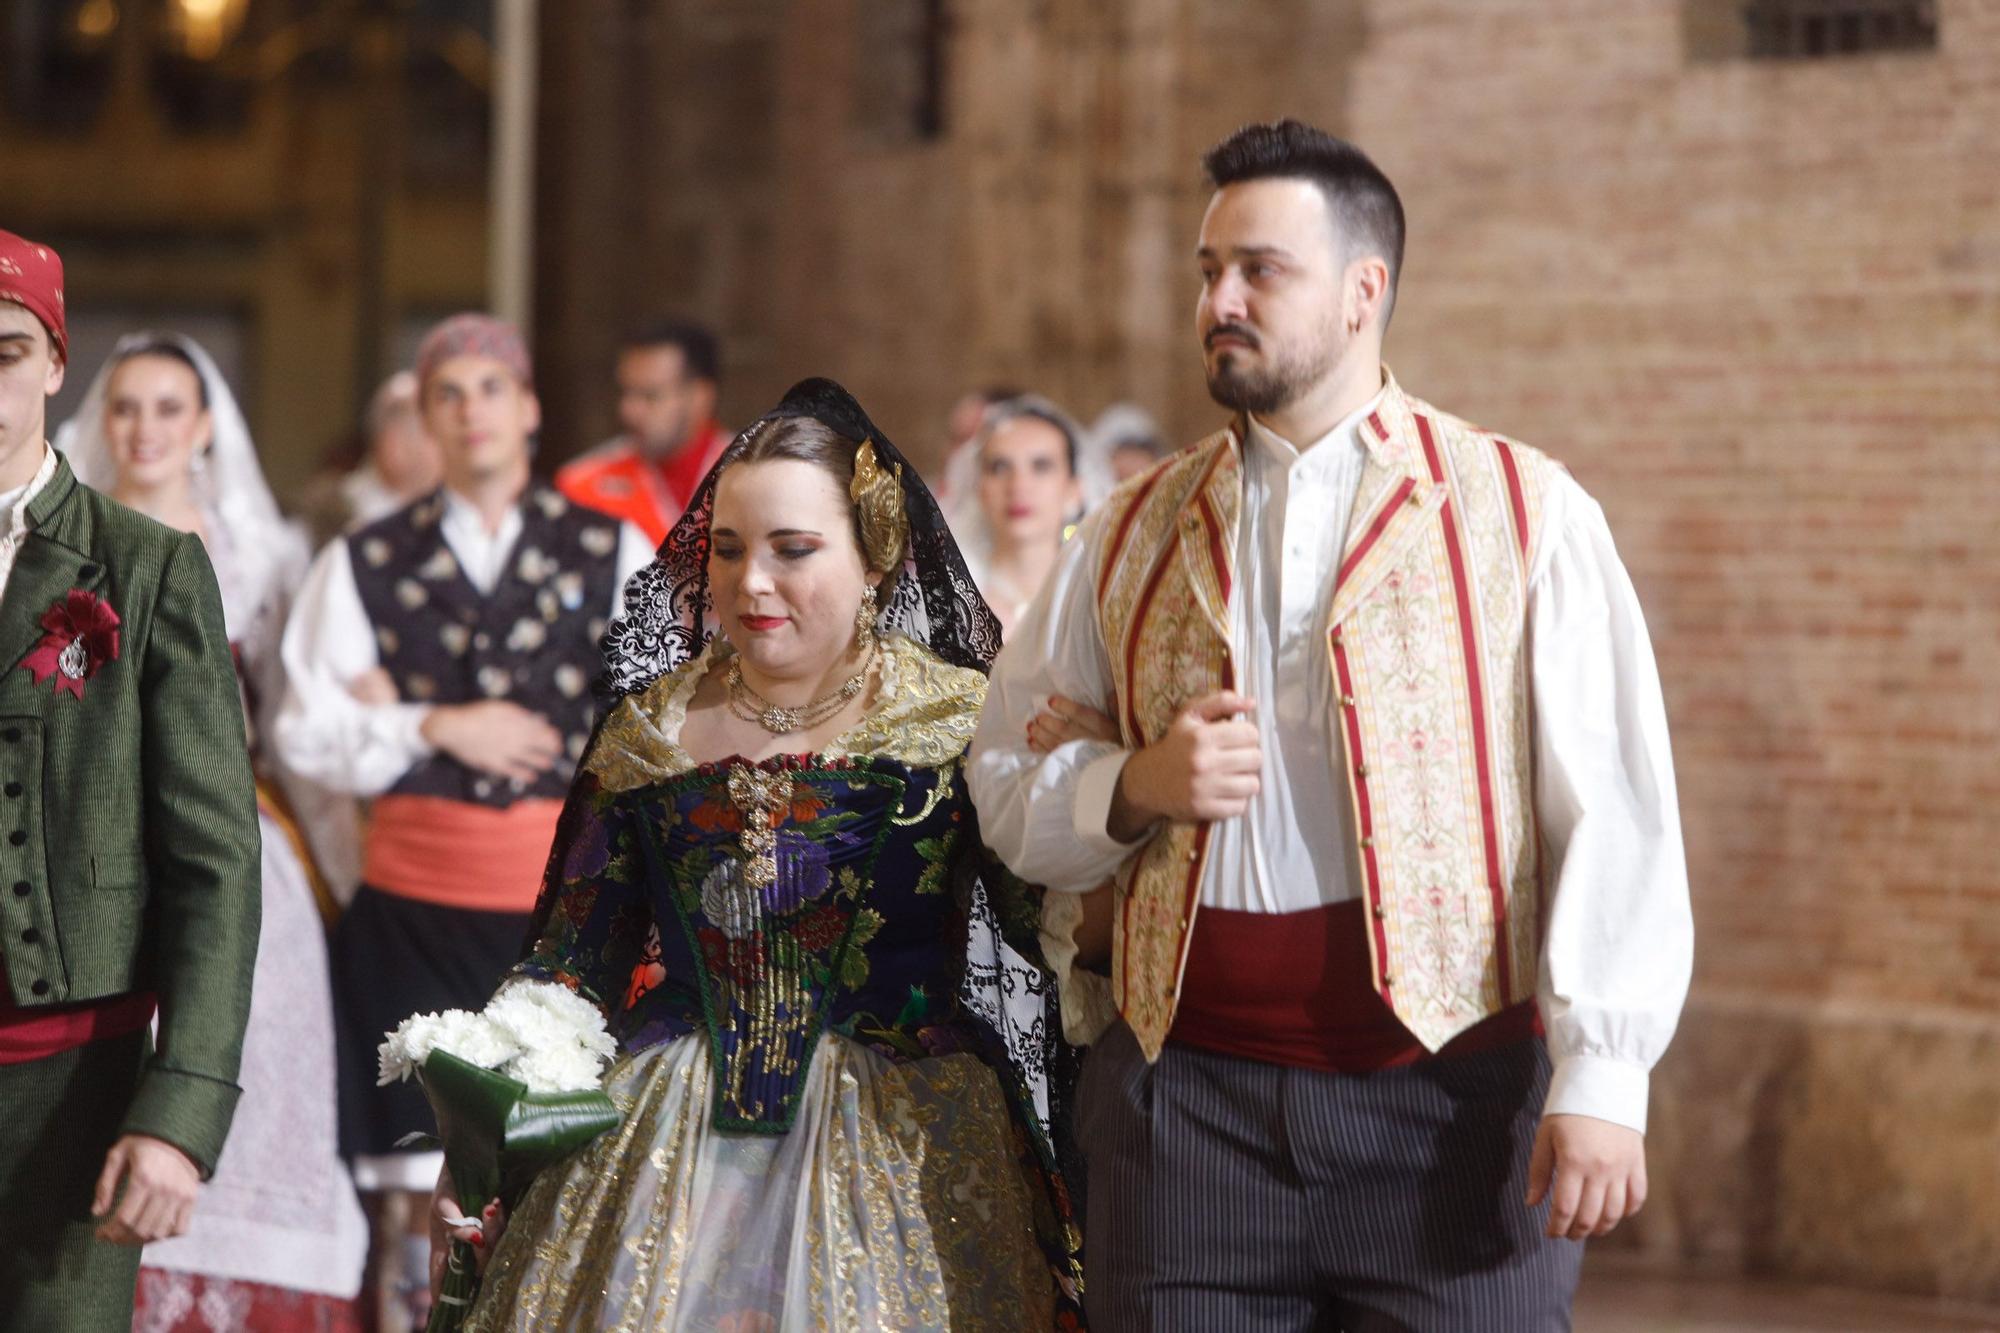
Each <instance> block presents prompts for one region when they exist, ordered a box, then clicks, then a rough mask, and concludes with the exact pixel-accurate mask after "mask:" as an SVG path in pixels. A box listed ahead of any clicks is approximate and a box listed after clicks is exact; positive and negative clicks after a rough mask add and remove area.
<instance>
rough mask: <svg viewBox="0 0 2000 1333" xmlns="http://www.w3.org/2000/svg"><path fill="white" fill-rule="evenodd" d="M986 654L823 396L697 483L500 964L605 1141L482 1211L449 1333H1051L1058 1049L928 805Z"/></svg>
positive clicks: (1010, 886) (860, 445)
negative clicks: (583, 1030)
mask: <svg viewBox="0 0 2000 1333" xmlns="http://www.w3.org/2000/svg"><path fill="white" fill-rule="evenodd" d="M704 613H706V614H704ZM998 646H999V627H998V626H997V625H996V624H995V622H994V620H993V617H992V614H991V612H990V611H988V610H987V608H986V606H985V604H984V603H983V602H982V601H981V600H980V599H979V597H978V594H977V592H976V591H975V590H974V587H973V585H972V583H971V580H970V579H969V577H968V576H967V574H966V571H965V567H964V564H963V562H962V561H961V560H960V558H959V556H958V552H957V549H956V547H955V546H954V545H953V544H952V541H951V538H950V535H949V533H948V532H947V530H946V529H945V527H944V523H943V519H942V517H941V516H940V514H939V513H938V509H937V506H936V503H935V502H934V501H933V500H932V499H931V496H930V493H929V492H928V491H927V490H926V489H925V488H924V486H923V484H922V482H921V481H919V480H918V479H917V477H916V474H915V472H914V470H912V469H911V468H909V467H908V466H907V465H906V464H904V463H903V461H902V460H901V459H900V457H899V456H898V455H897V454H896V453H895V451H894V449H893V448H892V447H891V446H890V445H889V444H888V442H887V441H885V440H884V439H883V438H882V436H881V434H880V433H879V432H878V431H876V430H875V429H874V427H873V426H872V425H871V424H870V423H869V421H868V419H867V418H866V416H864V415H863V414H862V412H861V409H860V408H859V406H858V405H856V404H855V403H854V401H853V399H852V398H850V397H849V396H848V395H847V394H846V392H845V391H844V390H842V389H840V388H839V387H838V386H837V385H834V384H832V383H831V382H829V381H825V380H808V381H806V382H804V383H803V384H801V385H799V386H797V387H795V388H794V389H793V390H792V391H791V393H790V394H788V395H787V396H786V398H785V400H784V402H783V403H781V404H780V405H779V407H778V408H777V409H776V410H774V411H773V412H772V413H771V414H770V415H768V416H766V417H765V418H763V419H762V420H760V421H758V422H757V423H756V424H754V425H752V426H751V427H749V428H748V429H747V430H745V431H744V432H743V433H742V434H741V435H739V436H738V437H737V438H736V440H735V441H734V442H733V443H732V444H731V446H730V447H729V449H728V450H727V452H725V453H724V454H723V456H722V459H721V461H720V462H719V463H718V464H717V466H716V469H715V471H714V472H713V473H711V475H710V477H709V480H708V482H707V483H706V484H705V485H704V487H703V489H702V491H701V492H699V493H698V495H697V497H696V499H695V501H694V503H693V505H692V506H691V508H690V509H689V511H688V513H687V515H686V516H685V517H683V518H682V520H681V522H680V523H679V525H678V526H677V527H676V528H675V529H674V530H673V531H672V533H670V534H669V536H668V538H667V541H666V543H665V544H664V545H663V547H662V548H661V554H660V557H659V560H658V561H657V562H656V563H655V564H654V565H652V566H650V567H649V568H648V569H647V570H646V571H644V572H642V573H641V574H639V575H638V576H636V577H635V578H634V580H633V582H632V584H631V586H630V587H629V588H628V590H627V593H626V616H625V618H624V619H623V620H622V621H620V622H618V623H617V624H615V625H614V626H613V628H612V631H611V634H610V635H609V636H608V638H607V640H606V651H607V657H608V660H609V663H610V672H609V680H610V682H611V684H612V685H613V686H614V688H616V689H617V690H619V691H621V692H623V693H624V694H625V698H624V699H623V701H622V702H621V703H619V704H618V706H617V707H616V708H615V709H613V710H612V711H611V713H610V714H609V715H608V716H607V717H606V719H605V720H604V722H603V723H602V724H601V725H600V727H599V729H598V734H597V736H596V738H595V739H594V741H593V743H592V746H591V749H590V752H589V755H588V757H587V758H586V759H585V761H584V764H583V767H582V769H581V771H580V772H579V774H578V776H577V780H576V785H575V787H574V789H573V790H572V792H571V795H570V800H569V806H568V808H567V810H566V811H565V814H564V816H563V822H562V825H561V828H560V831H559V832H558V835H557V840H556V849H555V855H554V856H553V857H552V858H551V863H550V871H549V879H548V883H547V885H546V887H545V889H544V893H543V897H542V902H541V904H540V907H539V909H538V914H539V915H538V920H539V942H538V943H537V944H536V945H535V946H534V948H533V950H532V953H531V955H530V956H529V957H528V959H527V960H526V961H525V962H524V963H523V964H522V965H521V968H520V971H521V973H522V974H523V975H527V976H532V977H542V978H554V979H557V980H560V981H562V982H565V983H567V984H569V985H572V986H575V987H577V988H578V989H579V990H580V991H581V992H582V993H584V994H586V995H588V996H590V997H591V998H593V999H596V1000H598V1001H599V1002H600V1003H602V1004H603V1005H604V1006H605V1007H606V1009H607V1010H608V1011H609V1013H610V1015H611V1020H612V1026H613V1031H614V1032H615V1033H616V1034H617V1035H618V1037H619V1040H620V1045H621V1051H622V1058H621V1059H620V1061H619V1062H618V1063H617V1064H616V1065H614V1066H613V1069H612V1071H611V1073H610V1074H609V1075H608V1079H607V1084H606V1086H607V1088H608V1090H609V1091H610V1092H611V1094H612V1096H613V1098H614V1099H615V1100H616V1101H617V1103H618V1104H619V1106H620V1107H621V1109H623V1110H624V1112H625V1117H626V1118H625V1121H624V1124H623V1126H622V1127H621V1128H620V1129H618V1130H615V1131H613V1132H612V1133H610V1134H608V1135H606V1136H605V1137H604V1138H602V1139H600V1140H598V1141H597V1142H596V1143H595V1144H594V1145H592V1146H591V1147H590V1148H588V1149H586V1150H585V1151H584V1152H582V1153H580V1154H578V1155H577V1156H576V1157H575V1158H573V1159H571V1160H570V1161H569V1162H568V1163H566V1164H564V1165H563V1166H562V1167H559V1168H555V1169H552V1170H550V1171H548V1172H546V1173H545V1174H544V1175H543V1176H542V1177H541V1178H540V1179H538V1180H537V1181H536V1182H535V1183H534V1185H533V1186H532V1187H531V1188H530V1189H529V1190H528V1192H527V1193H526V1194H525V1195H524V1196H523V1198H522V1199H521V1201H520V1202H519V1203H518V1204H517V1206H516V1208H515V1211H514V1213H513V1215H512V1216H511V1217H510V1218H508V1219H507V1225H506V1227H505V1230H504V1232H503V1233H502V1238H501V1240H500V1242H499V1244H498V1246H497V1248H496V1249H495V1250H494V1253H493V1258H492V1261H491V1262H490V1263H489V1265H488V1266H487V1270H486V1277H485V1287H484V1290H483V1291H482V1293H481V1295H480V1298H479V1300H478V1302H477V1304H476V1305H475V1306H474V1307H473V1311H472V1315H471V1324H472V1327H474V1328H476V1329H501V1328H508V1329H595V1328H610V1327H643V1328H647V1329H676V1330H731V1331H733V1333H749V1331H750V1330H758V1331H760V1333H779V1331H781V1330H820V1329H835V1330H850V1329H853V1330H859V1329H893V1330H920V1329H951V1330H968V1329H994V1330H1005V1331H1006V1333H1019V1331H1020V1330H1026V1329H1038V1328H1039V1329H1049V1328H1074V1327H1079V1326H1080V1323H1079V1320H1080V1316H1079V1312H1078V1306H1077V1293H1078V1268H1077V1259H1078V1243H1079V1237H1078V1235H1077V1231H1076V1225H1075V1214H1074V1211H1073V1209H1072V1207H1071V1205H1070V1201H1069V1197H1068V1195H1067V1193H1066V1191H1065V1188H1064V1184H1063V1180H1064V1177H1063V1173H1062V1172H1061V1170H1060V1168H1059V1166H1058V1158H1059V1154H1058V1153H1057V1152H1056V1151H1055V1150H1054V1149H1053V1148H1052V1147H1051V1140H1050V1135H1049V1131H1048V1126H1049V1124H1050V1122H1051V1119H1052V1118H1053V1119H1054V1120H1055V1121H1056V1122H1057V1124H1058V1127H1059V1128H1060V1127H1061V1122H1062V1120H1063V1111H1064V1101H1065V1098H1064V1094H1063V1089H1064V1088H1065V1087H1066V1086H1067V1071H1068V1068H1069V1061H1070V1059H1071V1057H1072V1053H1071V1052H1070V1051H1069V1050H1068V1048H1066V1047H1063V1046H1061V1045H1060V1044H1059V1042H1057V1041H1056V1040H1055V1038H1054V1036H1053V1034H1054V1032H1055V1030H1056V1026H1055V1022H1054V1017H1053V1016H1054V1004H1053V1001H1054V995H1053V986H1052V984H1051V981H1050V978H1049V975H1048V973H1047V971H1046V969H1045V968H1044V967H1043V966H1042V965H1041V962H1040V958H1039V951H1038V948H1037V945H1036V943H1035V919H1036V906H1037V905H1036V902H1035V901H1034V896H1033V895H1032V894H1031V893H1030V892H1029V891H1028V890H1027V888H1026V887H1025V886H1023V885H1021V884H1019V883H1018V882H1017V881H1013V880H1011V879H1008V878H1007V877H1006V876H1004V875H1003V874H1000V873H999V872H998V871H997V870H996V869H995V868H994V867H993V866H992V864H991V863H990V861H987V860H985V859H984V858H982V855H981V850H980V843H979V831H978V827H977V825H976V823H975V817H974V814H973V810H972V806H971V803H970V801H969V800H968V799H967V797H966V792H965V784H964V779H963V775H962V763H963V756H964V751H965V746H966V743H967V741H968V740H969V739H970V738H971V735H972V731H973V727H974V724H975V722H976V720H977V715H978V711H979V707H980V704H981V702H982V701H983V699H984V696H985V687H986V677H985V674H984V672H985V668H986V666H987V664H988V662H989V661H990V660H991V656H992V654H993V652H994V651H995V650H996V649H997V648H998ZM448 1193H449V1187H448V1183H441V1187H440V1194H441V1200H440V1207H441V1210H442V1212H443V1213H445V1214H447V1215H449V1214H452V1213H455V1211H456V1209H455V1205H453V1204H452V1201H451V1200H450V1199H449V1198H448V1197H442V1196H446V1195H448ZM459 1234H464V1235H466V1236H467V1238H468V1239H469V1238H470V1235H471V1234H472V1233H471V1230H470V1229H469V1228H468V1229H466V1231H464V1232H461V1233H459Z"/></svg>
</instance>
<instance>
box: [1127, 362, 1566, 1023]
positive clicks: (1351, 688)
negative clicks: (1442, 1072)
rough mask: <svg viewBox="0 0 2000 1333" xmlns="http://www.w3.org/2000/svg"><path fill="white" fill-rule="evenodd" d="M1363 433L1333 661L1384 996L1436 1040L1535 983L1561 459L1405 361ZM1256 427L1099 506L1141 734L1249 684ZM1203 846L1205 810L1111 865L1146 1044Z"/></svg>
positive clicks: (1177, 957) (1165, 1002)
mask: <svg viewBox="0 0 2000 1333" xmlns="http://www.w3.org/2000/svg"><path fill="white" fill-rule="evenodd" d="M1361 431H1362V436H1363V442H1364V444H1365V445H1366V446H1367V449H1368V459H1367V462H1366V464H1365V465H1364V468H1363V471H1362V478H1361V484H1360V489H1359V492H1358V493H1357V495H1356V497H1355V504H1354V510H1353V516H1352V518H1351V520H1350V522H1349V524H1348V529H1347V534H1346V540H1345V543H1344V545H1343V548H1342V556H1341V561H1340V566H1339V572H1338V574H1337V575H1336V579H1335V587H1334V596H1333V604H1332V609H1331V612H1330V614H1329V616H1328V622H1327V624H1326V626H1325V635H1326V648H1327V670H1328V671H1330V672H1332V673H1333V675H1334V685H1335V689H1334V698H1335V700H1336V707H1337V708H1338V710H1339V714H1340V716H1339V718H1338V719H1337V725H1338V731H1339V733H1340V737H1341V740H1342V745H1343V752H1344V763H1345V768H1346V773H1345V776H1346V779H1347V786H1348V792H1349V796H1350V799H1351V802H1352V804H1353V811H1354V828H1355V830H1356V833H1357V836H1358V840H1359V845H1358V846H1357V847H1356V849H1355V852H1356V857H1357V870H1358V873H1359V881H1358V882H1359V883H1360V884H1361V886H1362V892H1363V894H1364V895H1365V898H1366V906H1367V912H1368V922H1369V926H1370V935H1369V956H1370V963H1371V966H1372V970H1373V985H1374V990H1375V992H1376V993H1377V994H1378V995H1380V996H1381V998H1382V1000H1383V1001H1384V1002H1385V1003H1386V1004H1388V1005H1389V1007H1390V1008H1391V1009H1392V1010H1393V1011H1394V1013H1395V1014H1396V1017H1397V1018H1398V1019H1399V1020H1400V1021H1401V1022H1402V1023H1403V1024H1404V1025H1405V1026H1407V1027H1408V1028H1409V1029H1410V1031H1411V1032H1412V1033H1414V1034H1415V1035H1416V1036H1417V1038H1418V1039H1419V1040H1420V1041H1422V1042H1423V1044H1424V1045H1425V1046H1426V1047H1427V1048H1428V1049H1430V1050H1433V1051H1435V1050H1437V1049H1438V1048H1439V1047H1441V1046H1443V1045H1444V1044H1445V1043H1446V1042H1447V1041H1449V1040H1451V1038H1452V1037H1454V1036H1456V1035H1457V1034H1458V1033H1460V1032H1462V1031H1464V1030H1465V1029H1466V1028H1468V1027H1471V1026H1472V1025H1473V1024H1474V1023H1477V1022H1478V1021H1479V1020H1481V1019H1482V1018H1486V1017H1488V1016H1490V1015H1492V1014H1495V1013H1498V1012H1499V1011H1501V1010H1502V1009H1505V1008H1507V1007H1508V1006H1509V1005H1511V1004H1514V1003H1516V1002H1518V1001H1520V1000H1523V999H1526V998H1528V997H1530V996H1532V995H1533V994H1534V990H1535V984H1536V979H1537V972H1538V967H1539V957H1540V944H1541V925H1542V923H1541V916H1542V901H1541V872H1540V864H1539V845H1540V843H1539V833H1538V830H1537V826H1536V822H1535V812H1534V801H1533V787H1532V783H1533V772H1532V763H1531V759H1532V749H1531V726H1530V721H1531V720H1530V715H1529V714H1530V696H1529V679H1528V657H1527V633H1526V630H1527V578H1528V570H1529V567H1530V565H1531V563H1532V560H1533V558H1534V553H1535V550H1536V543H1537V541H1538V540H1539V538H1540V534H1541V514H1542V497H1543V495H1544V493H1545V490H1546V486H1547V484H1548V480H1549V477H1550V475H1551V470H1552V469H1553V468H1554V467H1555V466H1556V464H1554V463H1553V462H1551V461H1550V460H1549V459H1548V458H1547V457H1546V456H1544V455H1542V454H1541V453H1539V452H1537V451H1535V450H1533V449H1530V448H1528V447H1526V446H1525V445H1521V444H1518V443H1515V442H1514V441H1512V440H1507V439H1503V438H1501V437H1499V436H1496V435H1493V434H1490V433H1488V432H1485V431H1481V430H1479V429H1477V428H1475V427H1473V426H1471V425H1468V424H1467V423H1465V422H1463V421H1460V420H1457V419H1456V418H1453V417H1449V416H1446V415H1444V414H1443V413H1440V412H1438V411H1437V410H1436V409H1435V408H1433V407H1431V406H1430V405H1429V404H1427V403H1424V402H1421V401H1419V400H1417V399H1415V398H1411V397H1409V396H1407V395H1405V394H1404V393H1403V392H1402V391H1401V389H1400V388H1398V387H1397V385H1396V384H1395V382H1394V380H1393V379H1392V380H1391V381H1390V383H1389V388H1388V392H1387V393H1386V394H1385V395H1384V397H1383V401H1382V404H1381V406H1380V407H1379V408H1378V409H1377V410H1376V411H1375V412H1373V413H1372V414H1370V416H1369V417H1368V418H1367V419H1366V421H1365V422H1364V423H1363V424H1362V426H1361ZM1241 440H1242V430H1241V423H1240V422H1239V423H1237V424H1236V425H1234V426H1232V427H1231V428H1230V429H1228V430H1224V431H1222V432H1219V433H1218V434H1216V435H1213V436H1211V437H1210V438H1208V439H1207V440H1204V441H1203V442H1201V443H1200V444H1198V445H1196V446H1195V447H1194V448H1192V449H1189V450H1186V451H1184V452H1182V453H1180V454H1178V455H1176V456H1175V457H1173V458H1171V459H1168V460H1166V461H1165V462H1163V463H1162V464H1160V465H1159V466H1157V467H1156V468H1154V469H1153V470H1152V471H1151V472H1149V473H1147V474H1145V475H1144V476H1142V477H1140V478H1137V479H1135V480H1134V481H1133V482H1130V483H1128V484H1127V485H1126V486H1124V487H1122V488H1120V490H1119V491H1117V492H1115V493H1114V494H1113V496H1112V497H1111V499H1110V500H1109V501H1108V502H1107V511H1108V512H1107V513H1106V514H1105V516H1104V521H1105V524H1106V527H1105V532H1106V542H1105V548H1104V551H1103V553H1102V557H1101V559H1102V563H1101V564H1100V566H1099V568H1098V570H1097V588H1098V616H1099V621H1100V623H1101V625H1102V627H1103V632H1104V641H1105V644H1106V647H1107V649H1108V651H1109V654H1110V659H1111V663H1112V669H1113V675H1114V677H1115V687H1114V696H1115V703H1116V707H1117V722H1118V726H1119V729H1120V731H1121V733H1122V735H1123V740H1124V743H1125V744H1126V745H1127V746H1129V747H1134V748H1136V747H1138V746H1140V745H1145V744H1150V743H1153V742H1155V741H1158V740H1159V739H1160V738H1161V737H1162V736H1164V735H1165V734H1166V731H1167V729H1168V727H1169V726H1170V725H1171V724H1172V722H1173V720H1174V718H1175V716H1176V715H1177V714H1178V713H1179V712H1180V711H1181V709H1183V708H1184V707H1186V706H1187V704H1189V703H1190V702H1192V701H1193V700H1195V699H1197V698H1200V697H1201V696H1202V695H1205V694H1209V693H1211V692H1213V691H1216V690H1221V689H1230V688H1234V687H1235V685H1236V679H1235V675H1234V669H1233V665H1232V660H1231V650H1230V642H1229V598H1230V589H1231V584H1232V580H1233V575H1234V563H1235V559H1236V549H1237V522H1238V514H1239V509H1240V506H1241V503H1242V492H1243V485H1242V456H1241V452H1240V451H1241V447H1242V446H1241ZM1332 826H1333V823H1332V821H1328V824H1327V825H1326V827H1332ZM1208 842H1209V826H1208V825H1207V824H1205V823H1169V824H1167V825H1165V826H1163V827H1162V828H1161V829H1160V830H1159V832H1158V833H1156V834H1155V836H1153V837H1152V838H1151V839H1149V840H1148V841H1147V842H1146V844H1145V845H1144V846H1143V847H1142V848H1141V849H1140V850H1139V851H1138V852H1137V853H1136V854H1135V855H1134V856H1132V857H1130V858H1128V859H1127V860H1126V862H1125V864H1124V865H1123V866H1122V867H1121V868H1120V870H1119V874H1118V888H1119V894H1118V901H1119V914H1118V919H1117V925H1116V930H1115V932H1114V936H1113V939H1114V944H1113V957H1112V986H1113V993H1114V997H1115V999H1116V1002H1117V1004H1118V1008H1119V1012H1120V1014H1121V1015H1122V1016H1123V1017H1124V1019H1125V1020H1126V1022H1127V1023H1128V1024H1130V1026H1131V1027H1132V1030H1133V1032H1134V1034H1135V1035H1136V1036H1137V1038H1138V1040H1139V1044H1140V1046H1141V1048H1142V1049H1143V1050H1144V1051H1145V1053H1146V1055H1147V1058H1149V1059H1152V1058H1157V1056H1158V1054H1159V1050H1160V1047H1161V1045H1162V1043H1163V1042H1164V1041H1165V1040H1166V1035H1167V1031H1168V1029H1169V1028H1170V1027H1171V1026H1172V1024H1173V1016H1174V1009H1175V1005H1176V1003H1177V1001H1178V997H1179V986H1180V977H1181V971H1182V968H1183V967H1184V965H1185V963H1186V959H1187V945H1188V934H1189V931H1190V929H1191V928H1192V927H1193V924H1194V920H1195V915H1196V909H1197V906H1198V902H1199V898H1200V885H1201V877H1202V873H1203V868H1204V865H1205V861H1206V857H1207V852H1208Z"/></svg>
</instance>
